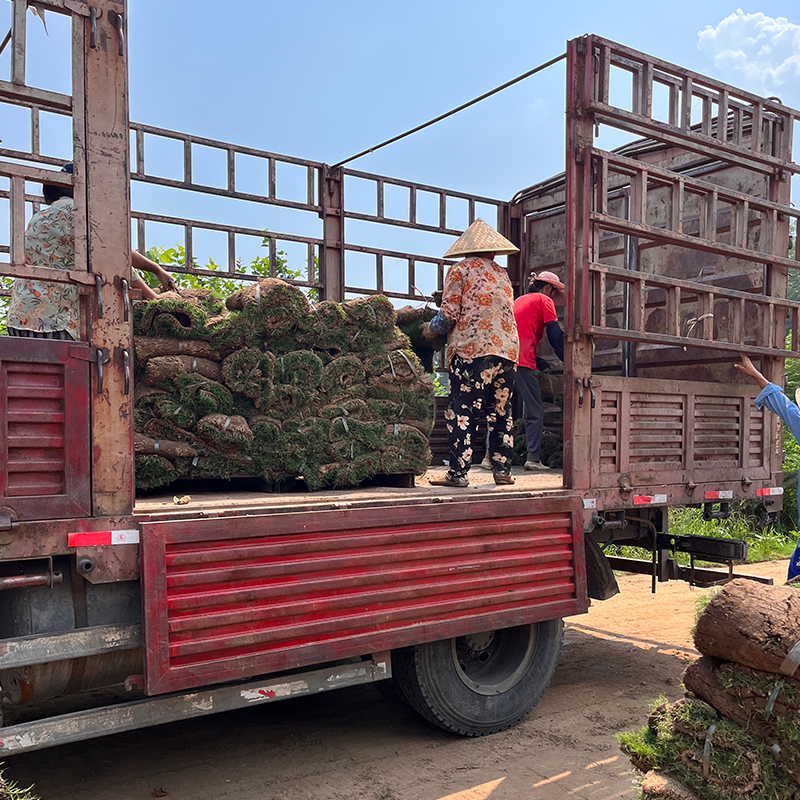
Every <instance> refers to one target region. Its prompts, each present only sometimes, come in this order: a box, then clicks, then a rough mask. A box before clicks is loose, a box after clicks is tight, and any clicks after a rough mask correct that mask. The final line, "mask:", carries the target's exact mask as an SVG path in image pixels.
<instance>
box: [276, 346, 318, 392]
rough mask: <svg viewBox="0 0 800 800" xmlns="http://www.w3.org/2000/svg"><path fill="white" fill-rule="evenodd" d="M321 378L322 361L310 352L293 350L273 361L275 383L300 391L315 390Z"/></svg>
mask: <svg viewBox="0 0 800 800" xmlns="http://www.w3.org/2000/svg"><path fill="white" fill-rule="evenodd" d="M321 376H322V360H321V359H320V357H319V356H318V355H317V354H316V353H313V352H311V350H295V351H294V352H292V353H287V354H286V355H282V356H278V357H277V358H276V359H275V382H276V383H282V384H289V385H291V386H296V387H298V388H301V389H317V388H319V385H320V378H321Z"/></svg>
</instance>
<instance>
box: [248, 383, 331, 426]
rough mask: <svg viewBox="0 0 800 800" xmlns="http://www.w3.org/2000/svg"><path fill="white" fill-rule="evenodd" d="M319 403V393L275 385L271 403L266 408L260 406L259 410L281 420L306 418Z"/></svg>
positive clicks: (286, 385) (297, 387) (282, 384)
mask: <svg viewBox="0 0 800 800" xmlns="http://www.w3.org/2000/svg"><path fill="white" fill-rule="evenodd" d="M319 403H320V400H319V393H318V392H316V391H314V390H313V389H306V388H304V387H302V386H293V385H290V384H285V383H276V384H275V387H274V391H273V395H272V402H271V403H270V404H269V405H268V406H266V407H265V406H264V405H262V407H261V408H260V409H259V410H260V411H264V413H268V414H270V415H272V416H278V417H281V418H282V419H289V418H292V417H307V416H311V415H312V414H313V413H314V410H315V409H316V408H318V407H319Z"/></svg>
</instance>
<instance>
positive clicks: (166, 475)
mask: <svg viewBox="0 0 800 800" xmlns="http://www.w3.org/2000/svg"><path fill="white" fill-rule="evenodd" d="M133 468H134V475H135V478H136V488H137V489H140V490H142V491H147V490H149V489H157V488H158V487H159V486H166V485H167V484H169V483H172V481H174V480H175V479H176V478H178V471H177V469H175V465H174V464H173V463H172V462H171V461H170V460H169V459H166V458H164V457H163V456H159V455H140V456H136V457H135V458H134V466H133Z"/></svg>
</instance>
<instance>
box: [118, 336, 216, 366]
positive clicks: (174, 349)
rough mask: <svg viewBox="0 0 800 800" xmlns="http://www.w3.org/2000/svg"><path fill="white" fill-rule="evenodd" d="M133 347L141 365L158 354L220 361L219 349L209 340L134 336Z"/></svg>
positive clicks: (137, 361)
mask: <svg viewBox="0 0 800 800" xmlns="http://www.w3.org/2000/svg"><path fill="white" fill-rule="evenodd" d="M133 348H134V351H135V352H136V363H137V364H138V365H139V366H141V365H142V364H144V362H145V361H147V359H149V358H156V357H157V356H197V357H199V358H208V359H210V360H211V361H219V360H220V354H219V350H215V349H214V348H213V347H212V346H211V345H210V344H209V343H208V342H199V341H195V340H192V339H186V340H183V339H166V338H162V337H157V336H154V337H150V336H134V337H133Z"/></svg>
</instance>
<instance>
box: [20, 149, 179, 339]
mask: <svg viewBox="0 0 800 800" xmlns="http://www.w3.org/2000/svg"><path fill="white" fill-rule="evenodd" d="M73 170H74V168H73V165H72V163H71V162H70V163H68V164H65V165H64V167H63V168H62V169H61V171H62V172H67V173H70V174H72V173H73ZM42 195H43V196H44V202H45V204H46V205H47V208H43V209H41V210H40V211H37V212H36V213H35V214H34V215H33V216H32V217H31V219H30V222H28V227H27V228H26V229H25V262H26V263H27V264H29V265H30V266H32V267H50V268H52V269H61V270H74V269H75V201H74V200H73V198H72V188H71V187H69V186H59V185H56V184H48V183H44V184H42ZM131 257H132V261H133V264H134V266H135V267H138V268H139V269H144V270H145V271H147V272H152V273H153V274H154V275H155V276H156V277H157V278H158V279H159V281H160V282H161V284H162V286H164V287H165V288H169V289H174V288H175V285H174V283H173V282H172V278H171V277H170V275H169V273H168V272H166V271H165V270H164V269H163V267H161V266H159V265H158V264H156V263H155V262H154V261H150V259H149V258H145V257H144V256H143V255H141V254H140V253H137V252H135V251H133V252H132V254H131ZM131 287H132V288H133V289H139V290H140V291H141V292H142V296H143V297H144V298H145V299H147V300H152V299H154V298H156V297H164V295H163V294H162V295H159V294H156V292H154V291H153V290H152V289H151V288H150V287H149V286H148V285H147V284H146V283H145V282H144V281H143V280H142V279H141V277H140V276H139V275H138V273H137V272H136V271H135V270H134V272H133V279H132V281H131ZM172 296H175V295H172ZM79 308H80V307H79V304H78V289H77V288H76V287H75V286H71V285H70V284H68V283H55V282H52V281H39V280H27V279H23V278H18V279H17V280H15V281H14V287H13V289H12V290H11V301H10V303H9V307H8V314H7V317H6V324H7V328H8V335H9V336H23V337H27V338H33V339H66V340H76V339H78V337H79V336H80V310H79Z"/></svg>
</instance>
